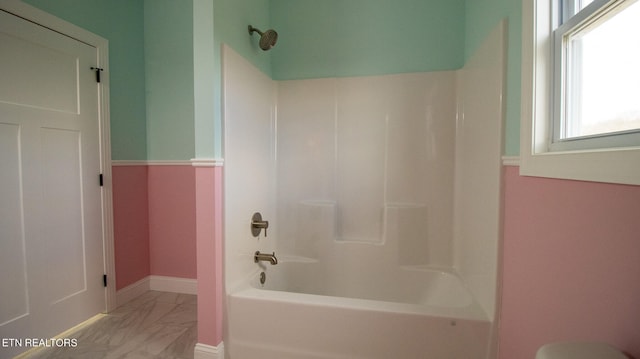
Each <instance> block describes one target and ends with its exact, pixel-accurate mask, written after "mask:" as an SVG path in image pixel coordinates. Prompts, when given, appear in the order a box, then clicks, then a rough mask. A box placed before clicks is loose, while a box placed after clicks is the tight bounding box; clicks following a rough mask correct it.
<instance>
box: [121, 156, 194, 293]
mask: <svg viewBox="0 0 640 359" xmlns="http://www.w3.org/2000/svg"><path fill="white" fill-rule="evenodd" d="M113 212H114V241H115V265H116V290H119V289H122V288H124V287H126V286H128V285H130V284H133V283H135V282H137V281H139V280H141V279H143V278H145V277H147V276H149V275H161V276H169V277H179V278H189V279H195V278H196V277H197V271H196V195H195V169H194V168H193V167H192V166H190V165H189V166H154V165H151V166H146V165H142V166H113Z"/></svg>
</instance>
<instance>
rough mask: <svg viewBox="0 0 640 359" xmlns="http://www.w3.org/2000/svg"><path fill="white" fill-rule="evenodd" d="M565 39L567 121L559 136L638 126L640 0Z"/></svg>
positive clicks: (612, 130) (604, 131) (639, 125)
mask: <svg viewBox="0 0 640 359" xmlns="http://www.w3.org/2000/svg"><path fill="white" fill-rule="evenodd" d="M612 13H613V11H612ZM565 41H566V45H565V46H566V47H565V48H566V51H567V54H566V56H565V71H566V72H567V73H566V77H565V79H566V82H567V85H566V88H565V91H566V94H565V96H564V100H565V101H566V108H565V113H564V116H565V117H566V126H565V128H564V131H563V132H562V134H561V136H560V137H561V138H570V137H579V136H590V135H597V134H604V133H611V132H618V131H628V130H635V129H640V2H635V3H634V4H632V5H631V6H629V7H627V8H625V9H624V10H623V11H616V12H615V14H613V15H609V16H606V17H605V19H601V20H599V21H595V22H594V23H592V24H590V25H589V26H584V27H583V28H581V29H579V30H578V31H576V32H573V33H571V34H570V35H568V36H567V37H566V40H565Z"/></svg>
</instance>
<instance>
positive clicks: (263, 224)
mask: <svg viewBox="0 0 640 359" xmlns="http://www.w3.org/2000/svg"><path fill="white" fill-rule="evenodd" d="M267 228H269V221H263V220H262V215H261V214H260V212H256V213H254V214H253V216H252V217H251V234H252V235H253V236H254V237H257V236H259V235H260V231H261V230H263V229H264V236H265V237H266V236H267Z"/></svg>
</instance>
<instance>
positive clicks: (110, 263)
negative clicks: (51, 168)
mask: <svg viewBox="0 0 640 359" xmlns="http://www.w3.org/2000/svg"><path fill="white" fill-rule="evenodd" d="M0 9H2V10H4V11H6V12H8V13H11V14H13V15H15V16H18V17H21V18H23V19H25V20H28V21H31V22H33V23H35V24H38V25H41V26H44V27H46V28H48V29H51V30H53V31H55V32H58V33H60V34H63V35H65V36H68V37H71V38H73V39H76V40H78V41H80V42H83V43H85V44H87V45H90V46H93V47H95V48H96V49H97V51H98V64H97V65H96V67H99V68H102V69H104V71H102V74H101V78H100V83H99V84H98V107H99V109H98V121H99V130H100V138H99V141H100V172H101V173H102V176H103V186H102V191H101V192H102V193H101V199H102V247H103V256H104V273H105V274H106V275H107V278H109V280H108V282H107V287H106V290H105V311H106V312H109V311H111V310H113V309H115V308H116V285H115V278H116V271H115V252H114V248H115V246H114V236H113V183H112V175H111V127H110V117H109V41H108V40H107V39H105V38H103V37H100V36H98V35H96V34H93V33H91V32H89V31H87V30H85V29H82V28H80V27H78V26H76V25H74V24H71V23H69V22H67V21H64V20H62V19H60V18H57V17H55V16H53V15H51V14H49V13H46V12H44V11H42V10H40V9H38V8H35V7H33V6H31V5H28V4H25V3H23V2H22V1H19V0H0ZM97 176H98V174H97V173H96V177H97ZM96 180H97V178H96ZM96 280H97V279H96Z"/></svg>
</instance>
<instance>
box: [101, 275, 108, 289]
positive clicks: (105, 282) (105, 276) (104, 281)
mask: <svg viewBox="0 0 640 359" xmlns="http://www.w3.org/2000/svg"><path fill="white" fill-rule="evenodd" d="M102 284H103V285H104V286H105V288H106V287H107V275H106V274H103V275H102Z"/></svg>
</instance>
